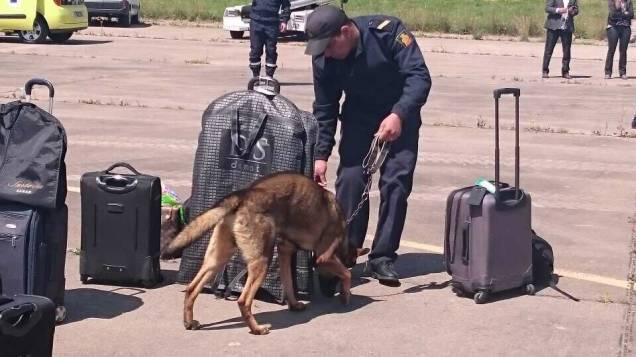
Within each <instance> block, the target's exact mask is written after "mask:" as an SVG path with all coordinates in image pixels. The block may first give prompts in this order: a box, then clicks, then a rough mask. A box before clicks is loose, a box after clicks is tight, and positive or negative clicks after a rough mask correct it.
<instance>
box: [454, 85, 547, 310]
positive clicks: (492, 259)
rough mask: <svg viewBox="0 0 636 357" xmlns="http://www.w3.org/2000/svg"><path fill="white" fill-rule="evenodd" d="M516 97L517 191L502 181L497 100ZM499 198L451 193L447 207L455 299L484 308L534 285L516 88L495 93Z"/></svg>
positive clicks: (472, 190)
mask: <svg viewBox="0 0 636 357" xmlns="http://www.w3.org/2000/svg"><path fill="white" fill-rule="evenodd" d="M504 94H512V95H514V97H515V130H516V132H515V185H514V187H509V186H508V185H507V184H504V183H501V182H500V180H499V99H500V98H501V96H502V95H504ZM494 96H495V181H494V186H495V192H494V194H493V193H490V192H488V191H487V190H486V189H485V188H483V187H481V186H471V187H465V188H462V189H458V190H455V191H453V192H451V194H450V195H449V196H448V200H447V204H446V234H445V241H444V255H445V260H446V269H447V271H448V273H449V274H450V275H451V276H452V286H453V291H454V292H455V293H456V294H457V295H463V294H464V293H474V300H475V302H476V303H483V302H485V301H486V300H487V299H488V295H489V294H490V293H494V292H498V291H503V290H508V289H514V288H519V287H523V288H524V289H525V291H526V292H527V293H529V294H534V291H535V288H534V285H533V284H532V229H531V199H530V195H529V194H528V193H526V192H525V191H523V190H522V189H521V188H520V187H519V96H520V91H519V89H517V88H504V89H497V90H495V91H494Z"/></svg>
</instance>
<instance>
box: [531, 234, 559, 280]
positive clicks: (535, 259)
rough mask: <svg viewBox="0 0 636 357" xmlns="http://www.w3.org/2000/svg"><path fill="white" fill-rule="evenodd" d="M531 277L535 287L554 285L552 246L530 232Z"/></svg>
mask: <svg viewBox="0 0 636 357" xmlns="http://www.w3.org/2000/svg"><path fill="white" fill-rule="evenodd" d="M532 277H533V279H534V284H535V285H536V286H550V285H552V284H553V283H554V281H553V279H554V253H553V252H552V246H551V245H550V243H548V242H547V241H546V240H545V239H543V238H541V237H539V236H538V235H537V233H536V232H535V231H534V230H532Z"/></svg>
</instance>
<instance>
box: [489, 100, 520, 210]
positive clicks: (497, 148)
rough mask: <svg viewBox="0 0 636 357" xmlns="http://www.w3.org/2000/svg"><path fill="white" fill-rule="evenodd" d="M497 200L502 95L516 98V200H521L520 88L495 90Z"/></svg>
mask: <svg viewBox="0 0 636 357" xmlns="http://www.w3.org/2000/svg"><path fill="white" fill-rule="evenodd" d="M493 94H494V97H495V198H496V199H497V200H499V186H500V185H501V183H500V181H499V99H500V98H501V96H502V95H505V94H512V95H513V96H514V97H515V200H519V199H520V197H519V96H520V95H521V90H520V89H519V88H499V89H495V90H494V92H493Z"/></svg>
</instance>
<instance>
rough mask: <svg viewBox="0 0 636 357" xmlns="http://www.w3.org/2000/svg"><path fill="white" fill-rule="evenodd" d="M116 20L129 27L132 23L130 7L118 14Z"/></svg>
mask: <svg viewBox="0 0 636 357" xmlns="http://www.w3.org/2000/svg"><path fill="white" fill-rule="evenodd" d="M118 20H119V24H120V25H121V26H123V27H130V24H131V23H132V12H131V10H130V8H128V11H126V13H125V14H123V15H122V16H120V17H119V19H118Z"/></svg>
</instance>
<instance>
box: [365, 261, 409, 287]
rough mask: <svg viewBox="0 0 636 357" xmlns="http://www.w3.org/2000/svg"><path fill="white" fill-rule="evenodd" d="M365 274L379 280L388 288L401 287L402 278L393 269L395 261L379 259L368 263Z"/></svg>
mask: <svg viewBox="0 0 636 357" xmlns="http://www.w3.org/2000/svg"><path fill="white" fill-rule="evenodd" d="M364 270H365V272H367V273H370V274H371V277H372V278H374V279H378V280H379V281H380V284H383V285H388V286H400V276H399V275H398V273H397V272H396V271H395V268H394V267H393V261H391V260H390V259H386V258H378V259H372V260H369V261H367V265H366V267H365V269H364Z"/></svg>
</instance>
